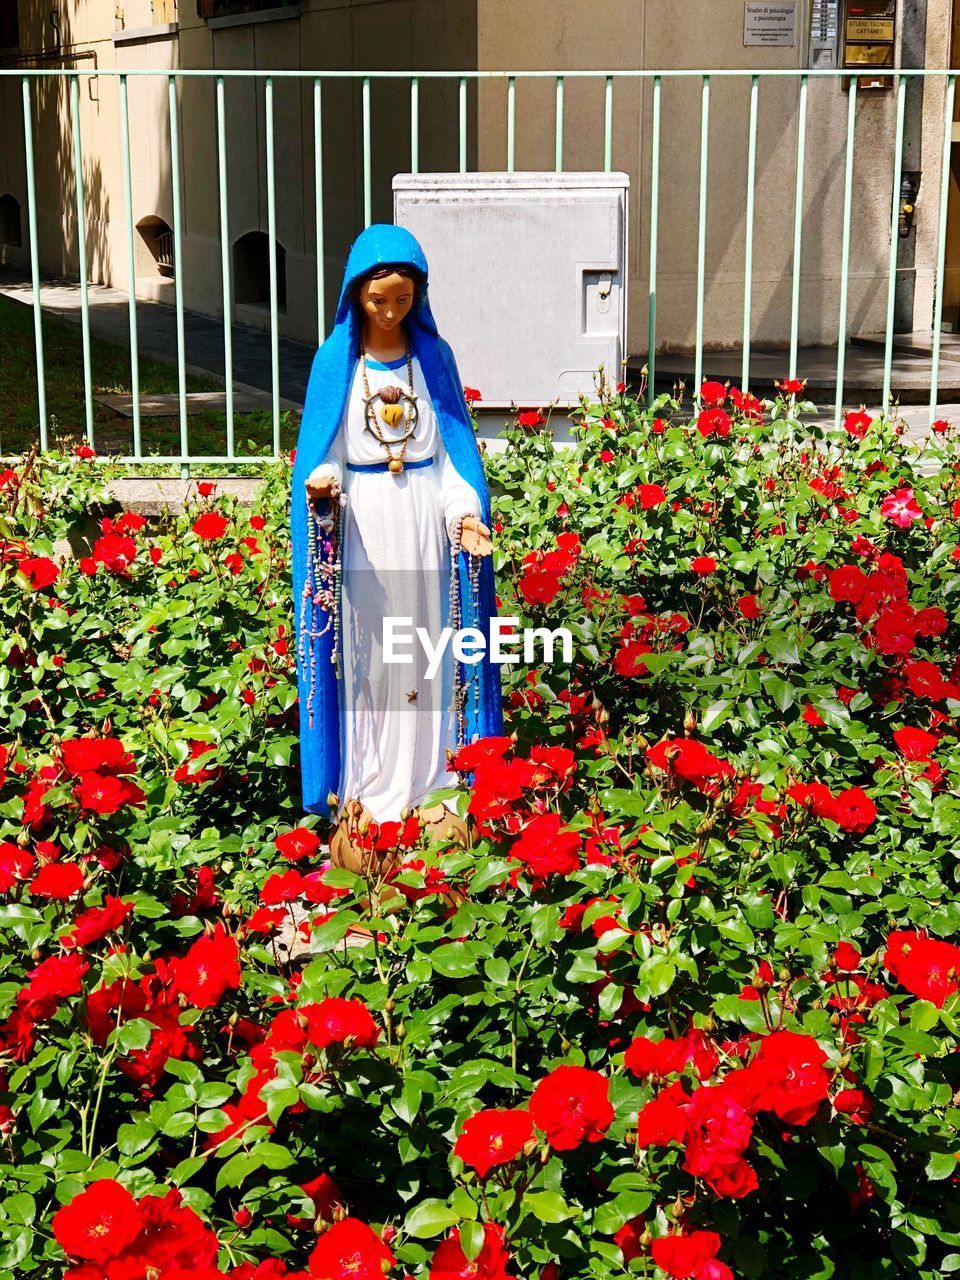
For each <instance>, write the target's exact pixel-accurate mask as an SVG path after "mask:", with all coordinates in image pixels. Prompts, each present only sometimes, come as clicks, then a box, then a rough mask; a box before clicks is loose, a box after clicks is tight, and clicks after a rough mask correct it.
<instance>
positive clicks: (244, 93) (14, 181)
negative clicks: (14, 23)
mask: <svg viewBox="0 0 960 1280" xmlns="http://www.w3.org/2000/svg"><path fill="white" fill-rule="evenodd" d="M803 2H804V0H800V3H801V6H802V5H803ZM176 8H177V6H175V5H174V4H173V0H64V3H63V4H62V5H61V6H60V8H59V10H58V12H59V13H60V30H61V39H62V43H63V46H64V47H65V48H69V49H71V50H72V51H73V52H74V54H75V55H76V60H75V61H73V62H69V61H68V62H66V63H65V65H67V66H71V65H73V66H76V67H80V68H87V67H90V66H97V67H100V68H103V69H109V68H114V67H121V68H130V69H135V68H155V69H157V70H159V71H165V70H167V69H170V68H175V67H181V68H184V69H191V68H208V67H229V68H251V69H252V68H260V69H263V68H271V67H275V68H304V69H309V68H313V67H316V68H321V67H322V68H325V69H344V70H346V69H351V68H360V69H371V70H374V69H378V68H407V69H409V68H423V69H426V68H431V67H433V68H438V69H443V68H453V69H457V70H459V69H469V68H470V67H477V66H479V67H480V68H483V69H487V68H494V69H504V68H506V69H513V68H531V69H532V68H544V69H554V68H560V69H566V68H572V67H595V68H601V69H606V68H612V69H615V68H633V67H644V66H648V67H657V68H663V69H666V68H694V69H696V68H700V67H711V66H714V67H716V66H721V67H730V68H733V67H742V68H745V69H748V68H750V67H753V66H758V67H776V66H799V65H800V57H801V53H802V46H800V45H798V47H797V48H796V49H780V50H772V49H765V50H755V49H744V48H743V45H742V13H743V3H742V0H604V3H602V4H601V3H597V2H595V0H591V3H586V2H585V0H352V2H348V0H302V3H301V16H300V18H299V20H284V21H264V22H244V23H241V24H239V25H234V26H229V27H225V28H219V29H213V28H211V27H210V26H209V25H208V24H206V23H205V22H203V21H202V20H200V19H199V18H198V17H197V14H196V3H195V0H180V3H179V6H178V9H179V12H178V13H176V14H175V16H176V17H177V18H178V19H179V24H180V25H179V31H178V32H176V33H174V34H173V35H171V36H165V37H164V38H161V39H145V40H138V41H135V42H133V43H129V42H126V43H123V42H121V43H116V42H115V31H116V30H117V29H118V28H119V29H120V30H121V31H123V30H126V31H130V30H131V29H137V28H144V27H149V26H150V25H151V24H157V23H166V22H169V21H170V20H171V12H172V11H174V10H175V9H176ZM951 13H952V4H951V0H929V3H928V44H927V54H928V65H939V66H945V65H948V58H949V52H948V42H949V32H950V22H951V17H950V15H951ZM21 14H22V22H21V25H22V28H23V46H24V48H25V49H39V48H48V49H49V48H50V47H51V45H52V43H53V32H52V31H51V29H50V27H49V18H48V14H49V6H47V5H44V4H42V3H40V2H39V0H21ZM121 40H122V35H121ZM53 65H56V64H53ZM128 84H129V106H130V123H131V149H132V155H133V220H134V223H135V224H136V223H139V222H140V221H141V220H142V219H144V218H152V217H158V218H162V219H163V220H164V221H166V222H167V223H172V221H173V214H172V200H171V172H170V148H169V141H168V138H169V116H168V110H167V84H166V78H165V77H164V76H162V75H160V76H157V77H156V78H153V77H150V78H140V77H130V79H129V81H128ZM34 87H35V90H36V93H35V99H34V102H35V128H34V137H35V146H36V154H37V191H38V229H39V241H40V260H41V264H42V267H43V268H44V269H45V270H52V271H58V272H63V273H66V274H75V273H76V269H77V224H76V214H75V199H76V187H75V171H74V162H73V142H72V135H71V129H70V114H69V95H68V93H67V91H66V87H65V86H64V85H62V84H58V82H57V81H55V80H53V79H50V80H46V81H43V82H38V83H36V84H35V86H34ZM943 91H944V86H943V81H942V80H941V79H936V80H931V81H930V82H929V84H928V86H927V89H926V98H925V103H924V121H925V124H924V157H923V186H922V189H921V196H920V200H919V202H918V206H917V261H918V265H919V268H920V269H919V271H918V278H917V293H916V309H915V317H916V324H917V325H918V327H920V326H922V325H924V324H925V323H929V317H930V313H931V297H932V263H933V261H934V254H935V238H936V224H937V203H938V192H939V166H940V152H941V145H942V135H941V131H940V130H941V120H942V116H941V103H942V95H943ZM554 92H555V90H554V83H553V80H552V79H550V78H546V79H543V80H539V81H523V80H521V81H520V82H519V83H518V88H517V134H516V167H517V168H518V169H540V168H548V169H549V168H553V165H554ZM748 92H749V89H748V82H747V81H745V80H744V81H731V80H724V79H715V80H714V82H713V85H712V87H711V123H710V157H709V175H710V177H709V203H708V230H707V274H706V278H707V288H706V306H705V337H706V341H707V344H708V346H712V347H715V348H722V347H730V346H736V345H737V344H738V343H739V341H740V336H741V332H742V315H743V272H744V205H745V189H746V126H747V106H748ZM796 92H797V87H796V84H795V83H794V82H789V81H778V82H767V83H765V84H764V85H763V87H762V90H761V110H760V127H759V131H758V140H757V185H756V224H755V237H754V263H753V274H754V287H753V323H752V332H753V338H754V341H757V342H763V343H767V344H770V343H773V344H782V343H786V342H787V340H788V338H789V318H790V279H791V265H792V226H793V202H794V180H795V158H796V122H797V117H796ZM263 93H264V85H263V80H262V79H259V80H256V81H252V80H242V81H241V80H231V79H229V78H228V79H227V81H226V104H227V131H226V132H227V157H228V191H229V210H230V227H229V233H230V238H231V241H235V240H236V239H237V238H238V237H239V236H242V235H243V234H245V233H246V232H248V231H251V230H258V229H259V230H266V228H267V193H266V164H265V150H266V139H265V114H264V100H263ZM651 93H652V88H651V84H650V82H649V81H640V80H622V81H617V83H616V87H615V97H614V134H613V167H614V168H615V169H623V170H626V171H627V172H628V173H629V174H630V178H631V227H630V230H631V238H630V280H629V300H630V316H629V332H628V338H629V341H628V347H629V350H630V351H631V353H637V354H639V353H642V352H644V351H645V350H646V343H647V334H646V328H647V324H646V318H647V294H648V277H647V262H648V256H649V239H648V232H649V204H650V101H651ZM861 96H862V101H861V102H860V104H859V107H858V116H857V137H856V155H857V162H856V169H855V181H854V190H855V199H854V217H853V234H852V244H851V276H850V304H849V326H850V330H851V332H854V333H857V332H860V333H864V332H871V331H876V330H879V329H881V328H882V327H883V323H884V318H885V305H886V270H887V255H888V246H889V218H890V199H891V173H892V154H891V152H892V145H891V144H892V137H893V119H894V105H895V104H894V100H893V95H892V94H890V93H874V94H870V93H863V94H862V95H861ZM80 98H81V104H80V114H81V123H82V137H83V145H84V163H83V180H84V186H85V191H86V210H87V219H88V225H87V245H88V258H89V269H90V278H91V279H92V280H94V281H103V282H108V283H111V284H114V285H116V286H117V287H119V288H124V289H125V288H126V287H127V285H128V266H127V257H128V239H127V227H126V222H125V202H124V192H123V181H122V167H121V159H120V158H121V147H120V132H119V98H118V81H117V79H116V78H115V77H110V76H100V77H96V78H94V79H90V80H87V79H86V78H84V79H83V80H82V81H81V94H80ZM371 98H372V121H373V152H372V191H373V205H372V217H373V220H374V221H381V220H389V219H390V218H391V216H392V198H391V192H390V181H391V177H392V175H393V173H394V172H398V171H407V170H408V169H409V166H410V116H409V87H408V84H407V82H405V81H402V80H400V81H396V82H394V83H392V84H391V83H388V82H383V81H379V82H378V81H376V80H374V81H373V87H372V95H371ZM360 103H361V90H360V85H359V83H350V82H347V81H325V82H324V86H323V98H322V106H323V132H322V146H323V161H324V171H325V189H324V201H323V211H324V248H325V252H324V271H325V278H326V287H325V306H326V323H327V325H329V323H330V322H331V320H332V316H333V311H334V308H335V305H336V300H337V295H338V291H339V285H340V280H341V276H342V267H343V261H344V255H345V253H346V250H347V248H348V246H349V243H350V241H351V240H352V239H353V237H354V235H355V234H356V233H357V231H358V230H359V228H360V227H361V226H362V222H363V174H362V167H361V148H362V125H361V109H360ZM699 106H700V86H699V80H698V79H697V78H695V77H694V78H691V79H689V80H687V79H683V80H668V81H664V88H663V99H662V107H663V114H662V136H661V178H660V237H659V272H658V289H657V294H658V326H657V336H658V344H659V345H661V346H663V347H666V348H668V349H689V347H690V346H691V344H692V342H693V336H694V314H695V305H694V304H695V286H696V235H697V197H698V163H699V136H700V119H699ZM179 109H180V132H179V139H180V148H181V154H182V164H183V186H182V191H183V218H184V271H183V280H184V289H185V296H186V304H187V306H188V307H190V308H194V309H196V310H199V311H202V312H205V313H207V314H211V315H221V314H222V282H221V262H220V227H219V203H218V202H219V195H218V182H217V155H216V109H215V91H214V86H213V84H212V82H210V81H206V82H200V81H196V80H186V81H184V82H183V84H182V87H181V89H180V92H179ZM313 111H314V100H313V83H312V80H308V81H305V82H301V83H299V84H298V83H296V82H293V81H283V80H278V81H276V86H275V125H276V130H275V142H276V175H277V234H278V239H279V241H280V243H281V244H282V245H283V247H284V248H285V250H286V276H287V306H286V311H285V313H283V314H282V315H281V317H280V325H281V331H282V332H284V333H288V334H289V335H290V336H293V337H299V338H303V339H306V340H313V339H314V338H315V337H316V334H317V277H316V267H315V261H316V231H317V228H316V218H315V201H314V131H313ZM0 112H2V113H3V118H4V119H5V120H7V121H9V122H10V128H9V130H8V132H7V134H6V138H5V141H4V143H3V144H2V145H0V193H2V192H5V191H9V192H12V193H13V194H14V195H15V196H16V197H17V198H18V199H19V200H21V202H22V203H23V206H24V242H25V245H26V183H25V174H24V163H23V146H22V136H23V135H22V117H21V111H20V82H19V80H18V79H16V78H14V79H7V80H2V79H0ZM846 112H847V95H846V93H845V92H844V91H843V89H842V88H841V87H840V86H839V85H838V84H837V83H833V82H831V83H827V82H817V81H811V83H810V91H809V105H808V123H807V148H806V181H805V190H804V238H803V249H802V260H801V275H802V286H801V327H800V337H801V341H802V342H805V343H806V342H829V341H831V340H832V339H833V338H834V337H835V335H836V331H837V321H838V307H837V304H838V296H839V262H840V228H841V216H842V177H843V154H844V144H845V132H846ZM468 119H469V123H470V128H469V135H468V136H469V154H468V166H469V167H471V168H474V167H479V168H481V169H502V168H505V167H506V83H505V81H502V80H497V81H482V82H481V83H480V85H479V87H478V88H477V87H474V86H473V85H472V84H471V86H470V93H469V101H468ZM420 121H421V131H420V162H419V167H420V168H421V169H422V170H430V169H451V168H456V167H457V165H458V126H457V85H456V82H455V80H454V79H451V80H448V81H443V82H438V81H429V80H424V81H422V82H421V91H420ZM602 165H603V80H602V77H598V78H596V79H590V80H580V79H568V80H567V81H566V96H565V146H564V166H565V167H566V168H575V169H594V168H597V169H599V168H601V167H602ZM134 239H135V249H136V254H135V256H136V262H137V293H138V295H139V296H142V297H159V298H171V297H172V286H171V283H170V281H169V280H167V279H164V278H163V277H162V276H161V275H159V274H158V273H157V271H156V268H155V266H154V264H153V263H152V260H151V257H150V254H149V251H148V250H147V249H146V247H145V243H144V242H143V240H142V237H140V235H139V233H135V237H134ZM8 257H9V258H10V259H11V260H16V259H17V252H16V251H15V250H11V251H8ZM20 257H21V260H24V261H25V260H26V249H25V248H24V250H23V251H22V253H21V255H20ZM235 314H236V315H237V318H238V319H242V320H246V321H248V322H252V323H258V324H262V325H264V326H266V324H267V323H268V313H267V312H265V311H264V309H263V308H262V307H261V308H255V307H249V306H246V307H244V306H240V307H238V308H237V310H236V312H235Z"/></svg>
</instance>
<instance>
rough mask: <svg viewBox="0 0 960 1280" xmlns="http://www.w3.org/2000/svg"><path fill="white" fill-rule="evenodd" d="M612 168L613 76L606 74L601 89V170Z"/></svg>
mask: <svg viewBox="0 0 960 1280" xmlns="http://www.w3.org/2000/svg"><path fill="white" fill-rule="evenodd" d="M612 168H613V76H607V82H606V85H605V86H604V90H603V171H604V173H609V172H610V170H611V169H612Z"/></svg>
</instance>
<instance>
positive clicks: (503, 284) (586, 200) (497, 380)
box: [393, 172, 630, 409]
mask: <svg viewBox="0 0 960 1280" xmlns="http://www.w3.org/2000/svg"><path fill="white" fill-rule="evenodd" d="M629 185H630V178H629V175H628V174H626V173H589V172H579V173H578V172H571V173H553V172H543V173H540V172H526V173H499V172H498V173H399V174H397V175H395V177H394V179H393V215H394V222H395V223H396V224H397V225H398V226H402V227H406V228H407V229H408V230H409V231H412V232H413V234H414V235H415V236H416V237H417V239H418V240H419V241H420V243H421V245H422V246H423V250H424V253H425V254H426V256H427V262H428V264H429V267H430V304H431V307H432V308H433V314H434V316H435V318H436V321H437V328H438V329H439V331H440V333H441V334H442V335H443V337H444V338H446V340H447V341H448V342H449V343H450V345H451V347H452V348H453V351H454V354H455V356H456V358H457V365H458V367H459V370H460V375H461V377H462V378H463V380H464V383H465V384H466V385H467V386H469V387H475V388H476V389H477V390H478V391H479V392H480V396H481V401H480V404H481V406H482V407H484V408H509V407H510V406H511V405H513V404H516V405H518V406H519V407H520V408H521V409H524V408H539V407H546V406H548V405H550V404H556V405H558V406H562V407H572V406H575V405H577V404H578V403H579V397H580V395H581V393H582V394H584V395H586V396H587V397H588V398H593V396H594V395H595V391H596V382H597V374H598V370H599V367H600V365H601V364H602V365H603V368H604V375H605V377H606V379H607V381H608V382H609V383H616V382H618V381H620V380H621V379H622V378H623V366H622V361H623V360H624V359H625V357H626V317H627V214H628V199H627V197H628V191H629Z"/></svg>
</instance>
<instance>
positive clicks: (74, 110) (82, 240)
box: [70, 75, 94, 445]
mask: <svg viewBox="0 0 960 1280" xmlns="http://www.w3.org/2000/svg"><path fill="white" fill-rule="evenodd" d="M70 116H71V122H72V125H73V168H74V171H75V173H76V185H77V269H78V271H79V273H80V336H81V344H82V348H83V408H84V415H85V417H86V423H87V442H88V443H89V444H90V445H93V443H94V440H93V373H92V371H91V368H90V299H89V296H88V290H87V215H86V209H85V208H84V204H85V199H84V188H83V140H82V138H81V136H80V84H79V81H78V78H77V76H76V75H72V76H71V77H70Z"/></svg>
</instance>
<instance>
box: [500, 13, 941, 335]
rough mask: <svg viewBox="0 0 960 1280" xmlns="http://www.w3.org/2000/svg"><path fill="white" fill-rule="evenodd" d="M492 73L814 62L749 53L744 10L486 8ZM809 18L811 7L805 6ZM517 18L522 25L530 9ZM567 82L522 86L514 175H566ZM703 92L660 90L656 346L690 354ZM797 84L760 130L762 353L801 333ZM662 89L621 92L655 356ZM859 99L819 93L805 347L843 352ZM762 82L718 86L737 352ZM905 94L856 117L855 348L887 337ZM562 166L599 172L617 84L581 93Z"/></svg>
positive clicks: (716, 306) (714, 299)
mask: <svg viewBox="0 0 960 1280" xmlns="http://www.w3.org/2000/svg"><path fill="white" fill-rule="evenodd" d="M479 4H480V9H479V12H480V28H479V34H480V63H479V65H480V66H481V67H482V68H500V67H510V66H513V65H517V64H518V63H520V62H521V60H520V59H518V58H517V56H516V50H517V49H522V50H523V51H524V53H525V54H526V55H527V56H526V57H525V58H524V59H523V60H522V65H524V66H526V67H529V68H531V69H534V68H543V69H552V68H555V67H562V66H564V65H567V66H579V67H597V68H604V69H606V68H610V69H617V68H624V69H626V68H632V67H650V68H656V69H663V70H665V69H673V68H677V69H681V68H694V69H700V68H704V69H706V68H714V67H723V68H731V69H733V68H743V69H750V70H752V69H757V70H760V69H766V68H775V67H791V66H792V67H799V66H801V65H803V64H802V63H801V61H800V58H801V54H802V47H800V46H799V45H798V47H797V48H795V49H745V48H744V47H743V41H742V29H743V2H742V0H610V3H608V4H606V5H604V6H603V7H602V17H601V15H600V11H599V7H598V6H596V5H584V4H581V3H579V0H544V2H543V3H540V2H539V0H538V2H537V3H529V4H525V5H520V6H518V5H517V4H516V3H515V0H479ZM801 8H803V5H802V4H801ZM518 10H519V12H518ZM950 12H951V4H950V2H949V0H930V3H929V6H928V41H927V58H928V65H930V66H948V65H949V62H948V56H949V54H948V32H949V23H950ZM554 92H555V91H554V82H553V80H552V79H547V80H542V81H539V82H534V81H526V82H519V83H518V86H517V99H516V101H517V126H516V167H517V168H518V169H520V168H524V169H538V168H552V167H553V164H554V125H555V116H554ZM700 94H701V89H700V80H699V77H695V78H691V79H689V80H687V79H682V80H664V81H663V89H662V99H661V151H660V157H661V160H660V165H661V167H660V199H659V235H658V271H657V340H658V346H662V347H666V348H667V349H685V350H689V349H690V347H691V346H692V344H693V341H694V333H695V314H696V264H697V227H698V208H699V157H700ZM943 94H944V82H943V80H942V79H937V80H934V81H931V82H930V84H929V87H928V89H927V91H926V97H925V100H924V122H925V123H924V157H923V185H922V190H921V197H920V200H919V202H918V205H917V235H918V246H917V262H918V265H919V266H920V267H921V269H920V271H919V272H918V279H917V291H916V307H915V316H916V323H917V325H918V326H922V325H923V324H925V323H929V317H930V314H931V305H932V302H931V298H932V265H931V264H932V262H933V260H934V243H935V238H936V227H937V215H938V199H939V174H940V153H941V147H942V137H943V135H942V100H943ZM481 95H482V98H481V103H482V119H483V132H482V134H481V139H480V167H481V168H489V167H493V166H494V165H503V164H505V160H504V159H503V158H502V157H503V156H504V155H505V151H504V145H505V144H504V143H503V139H504V138H505V137H506V91H505V88H504V86H502V85H501V84H499V83H488V84H486V85H484V87H483V88H482V90H481ZM797 97H798V84H797V83H793V82H790V81H786V80H783V81H768V82H766V83H761V90H760V111H759V127H758V132H757V182H756V195H755V225H754V255H753V291H752V324H751V329H752V333H753V340H754V341H757V342H763V343H766V344H772V345H777V344H784V343H787V342H788V341H789V336H790V303H791V270H792V256H793V253H792V250H793V211H794V195H795V178H796V139H797ZM651 98H652V83H651V82H650V81H642V82H641V81H627V80H621V81H616V82H615V89H614V116H613V119H614V130H613V167H614V169H621V170H624V171H626V172H627V173H629V175H630V181H631V201H630V227H631V242H630V249H629V253H630V280H629V308H630V314H629V321H628V347H629V350H630V351H631V352H635V353H642V352H645V351H646V349H647V311H648V290H649V273H648V262H649V228H650V104H651ZM847 102H848V99H847V94H846V92H845V91H844V90H843V89H842V88H841V87H840V85H839V84H838V83H836V82H833V81H830V82H827V81H819V82H818V81H816V80H811V81H810V88H809V97H808V107H807V143H806V149H805V181H804V213H803V226H804V235H803V246H802V254H801V293H800V339H801V342H804V343H817V342H831V341H835V339H836V334H837V325H838V319H839V306H838V303H839V291H840V279H839V275H840V270H839V268H840V243H841V227H842V210H843V165H844V154H845V145H846V126H847ZM748 119H749V78H746V79H744V80H736V81H733V80H723V79H716V78H715V79H714V80H713V82H712V84H711V87H710V135H709V136H710V152H709V169H708V173H709V187H708V206H707V207H708V216H707V252H706V263H707V270H706V280H707V286H706V294H705V308H704V337H705V341H706V343H707V345H709V346H711V347H714V348H725V347H736V346H738V345H739V344H740V342H741V338H742V331H743V286H744V239H745V216H744V215H745V204H746V177H747V127H748ZM894 124H895V101H894V95H893V94H892V93H889V92H877V93H872V94H871V93H868V92H861V94H860V101H859V103H858V108H857V126H856V128H857V132H856V143H855V157H856V163H855V170H854V202H853V220H852V233H851V256H850V291H849V326H850V331H851V332H854V333H858V332H859V333H865V332H871V331H876V330H880V329H882V328H883V326H884V323H885V313H886V293H887V288H886V284H887V261H888V253H889V243H890V239H889V237H890V231H889V228H890V212H891V198H892V165H893V157H892V142H893V136H894ZM564 133H565V148H564V164H565V166H569V167H575V168H581V167H597V168H601V167H602V164H603V81H602V78H598V79H596V80H589V81H574V80H567V81H566V82H565V101H564Z"/></svg>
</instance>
